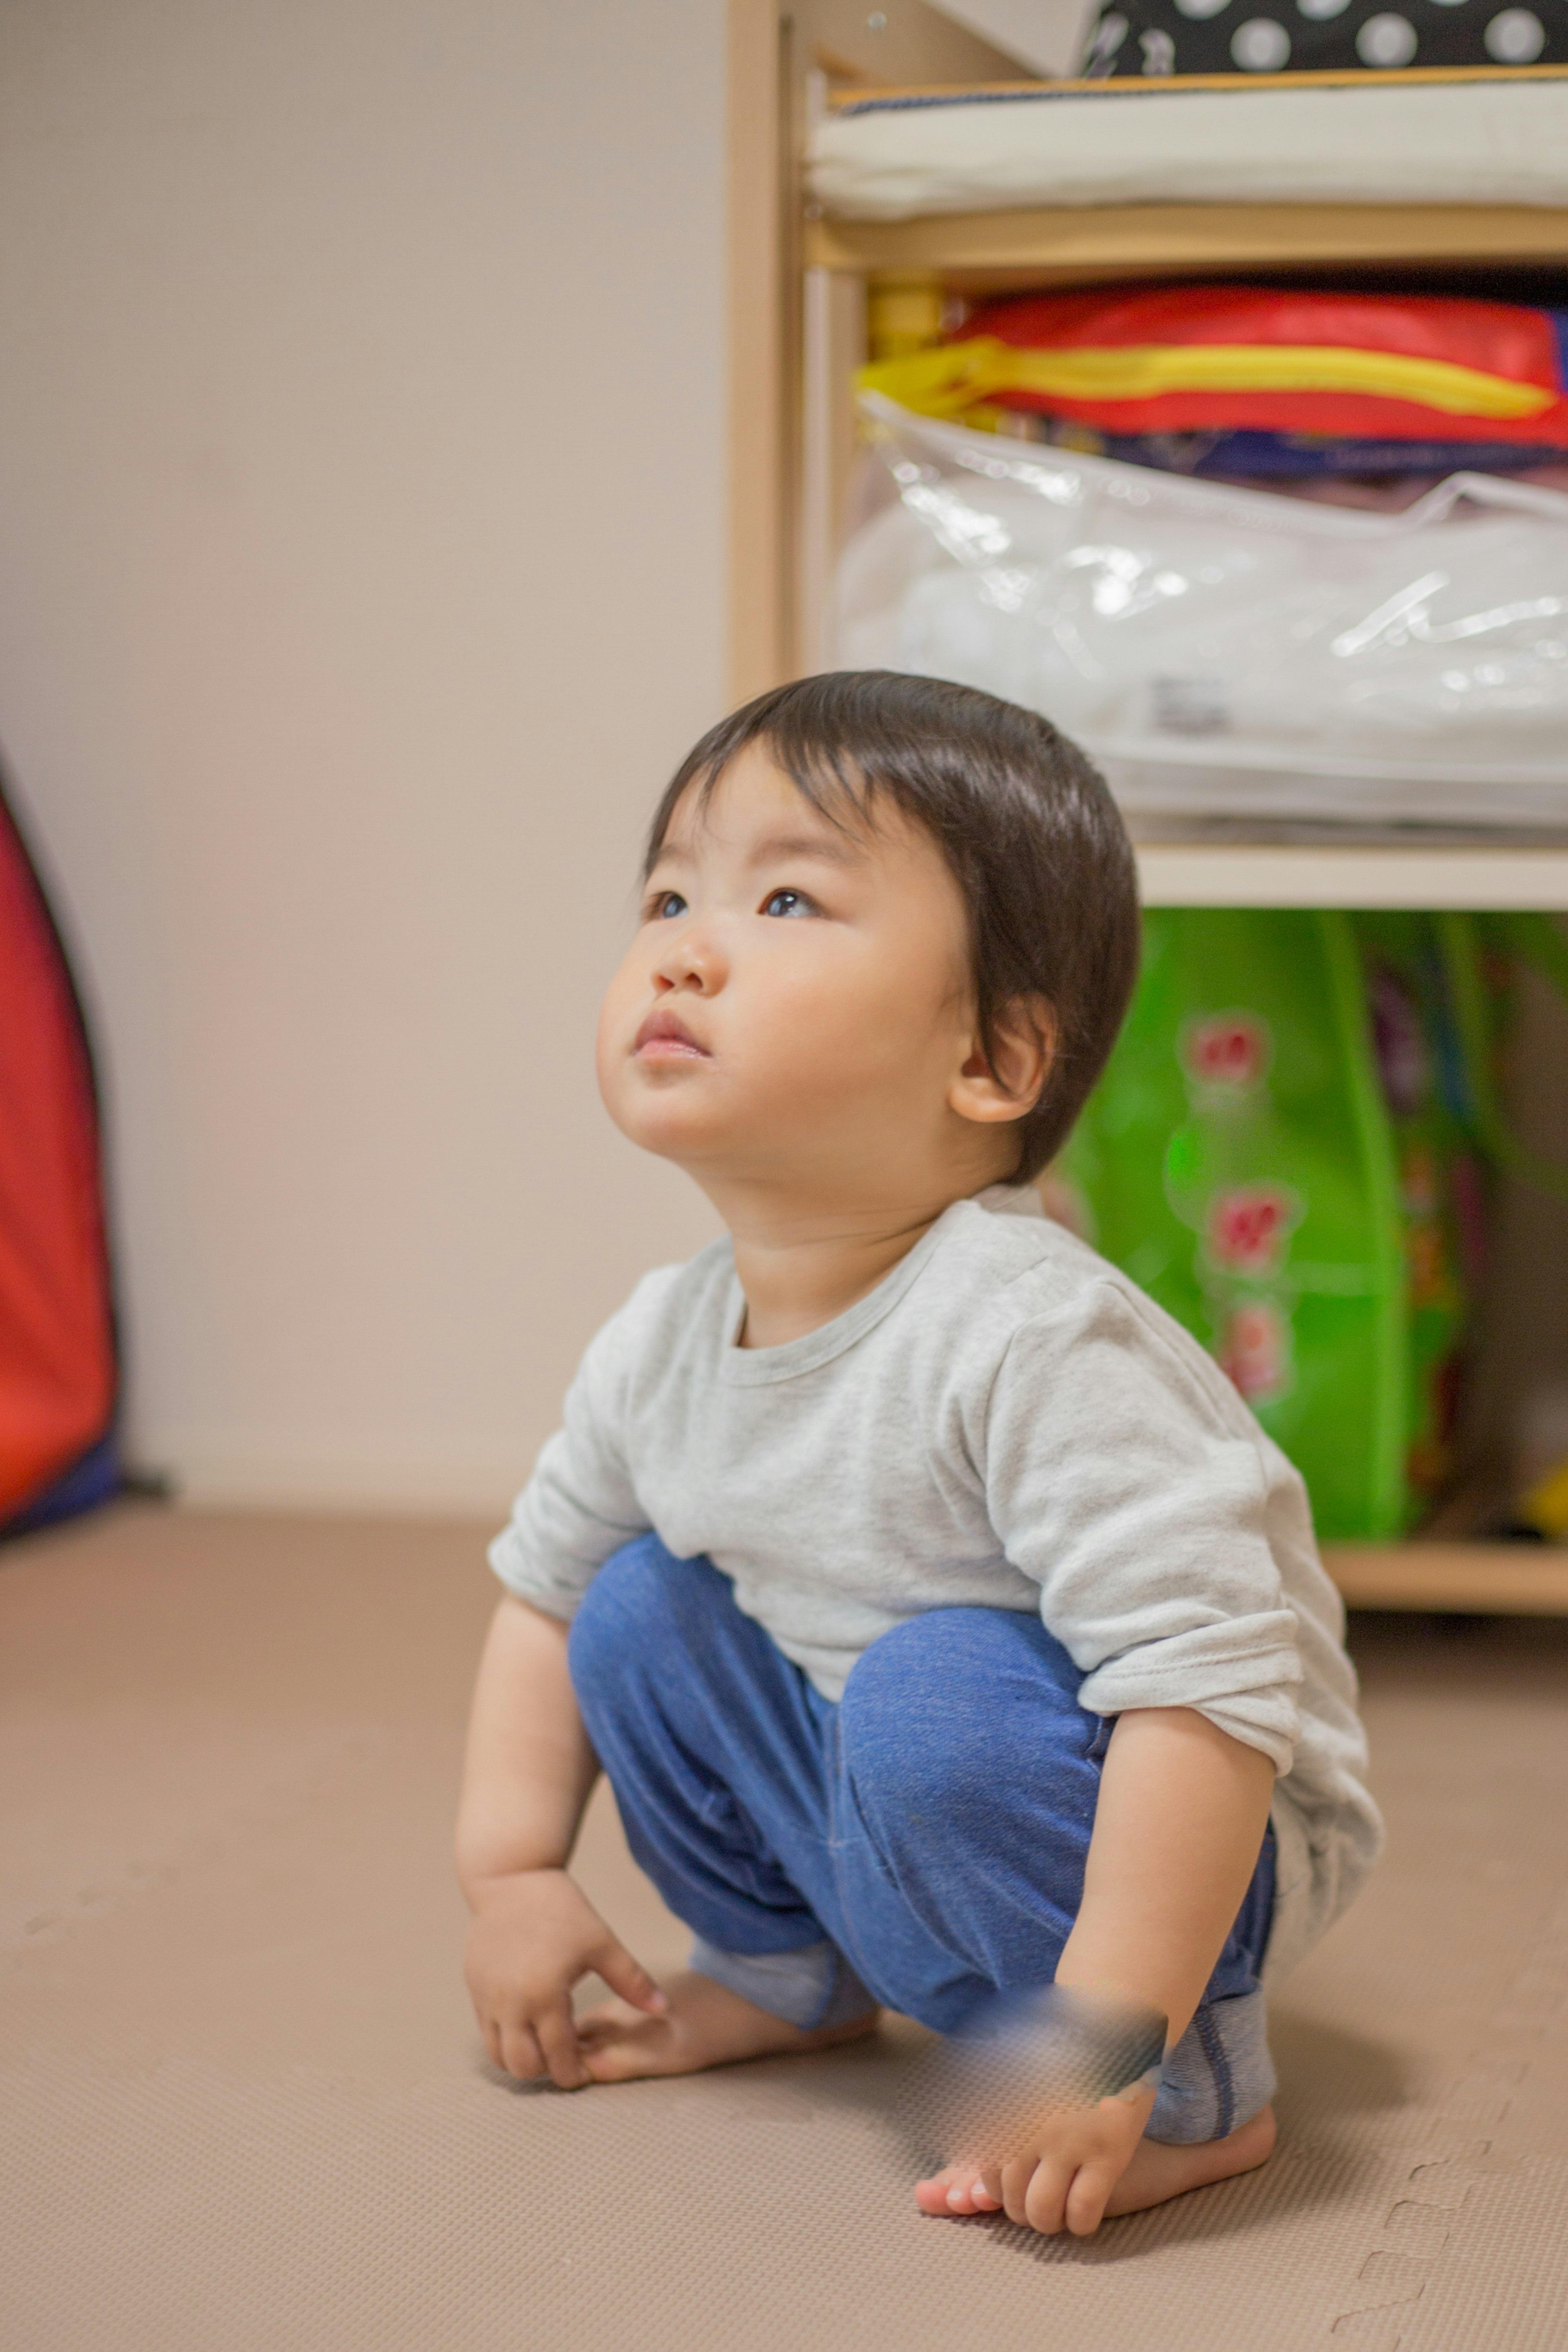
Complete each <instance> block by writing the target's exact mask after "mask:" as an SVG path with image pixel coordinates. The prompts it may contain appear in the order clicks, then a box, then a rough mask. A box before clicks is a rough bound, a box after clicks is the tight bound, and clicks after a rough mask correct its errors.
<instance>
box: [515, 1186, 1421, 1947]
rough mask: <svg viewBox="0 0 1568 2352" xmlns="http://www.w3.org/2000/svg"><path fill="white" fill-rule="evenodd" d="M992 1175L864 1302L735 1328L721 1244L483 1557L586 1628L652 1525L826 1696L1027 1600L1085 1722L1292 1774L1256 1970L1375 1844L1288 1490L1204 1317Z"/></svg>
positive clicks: (607, 1359)
mask: <svg viewBox="0 0 1568 2352" xmlns="http://www.w3.org/2000/svg"><path fill="white" fill-rule="evenodd" d="M1033 1201H1034V1196H1033V1195H1032V1194H1030V1193H1027V1192H1025V1193H1022V1194H1017V1193H1007V1192H1003V1191H1001V1190H1000V1189H999V1188H998V1189H996V1190H994V1191H993V1192H990V1193H986V1194H984V1195H982V1196H981V1198H980V1199H979V1200H977V1201H961V1202H956V1203H955V1204H954V1205H953V1206H952V1208H950V1209H948V1210H947V1211H946V1212H945V1213H943V1215H942V1216H941V1217H940V1218H939V1219H938V1220H937V1222H936V1223H935V1224H934V1225H933V1226H932V1227H931V1230H930V1231H929V1232H928V1233H927V1234H925V1235H924V1236H923V1237H922V1238H921V1241H920V1242H919V1243H917V1244H916V1245H915V1247H914V1248H913V1249H912V1250H910V1253H909V1255H907V1256H906V1257H904V1258H903V1259H901V1260H900V1263H899V1264H898V1265H896V1266H895V1267H894V1269H893V1271H892V1272H891V1273H890V1274H889V1276H887V1277H886V1279H885V1280H884V1281H883V1282H881V1283H880V1284H879V1286H878V1287H877V1288H876V1289H875V1290H873V1291H871V1292H870V1293H869V1294H868V1296H867V1297H864V1298H862V1299H860V1300H858V1302H857V1303H856V1305H855V1306H853V1307H850V1308H849V1310H848V1312H847V1314H844V1315H841V1316H839V1317H837V1318H836V1319H835V1320H834V1321H833V1322H831V1323H828V1324H826V1325H824V1326H823V1327H822V1328H820V1329H819V1330H816V1331H812V1332H809V1333H807V1334H806V1336H805V1338H804V1339H792V1340H790V1341H788V1342H786V1343H785V1344H784V1346H783V1347H776V1348H757V1349H742V1348H740V1347H737V1346H736V1345H735V1339H736V1334H737V1332H738V1331H739V1329H740V1328H741V1320H742V1313H743V1307H744V1301H743V1298H742V1293H741V1288H740V1285H739V1283H738V1281H737V1280H736V1276H735V1270H734V1260H733V1256H732V1254H731V1247H730V1244H729V1243H728V1242H727V1241H724V1242H716V1243H714V1244H712V1245H711V1246H710V1248H708V1249H705V1250H703V1251H702V1252H701V1253H700V1255H698V1256H697V1257H695V1258H693V1259H691V1260H690V1261H689V1264H687V1265H677V1266H667V1267H663V1268H661V1269H660V1270H659V1271H658V1273H655V1274H650V1275H648V1276H646V1277H645V1278H644V1280H643V1281H642V1282H640V1283H639V1284H638V1285H637V1288H636V1290H635V1291H634V1292H633V1293H632V1296H631V1297H630V1298H629V1299H628V1300H627V1302H626V1305H625V1306H624V1307H622V1308H621V1309H620V1311H619V1313H618V1314H616V1315H615V1316H613V1317H612V1318H611V1319H610V1321H609V1322H608V1323H606V1324H605V1327H604V1328H603V1330H601V1331H600V1332H599V1334H598V1335H597V1337H596V1338H595V1339H594V1341H593V1342H592V1344H591V1345H590V1347H589V1349H588V1350H587V1353H586V1355H585V1356H584V1360H583V1364H582V1368H581V1370H580V1371H579V1373H578V1375H577V1378H576V1380H575V1381H574V1383H573V1386H572V1388H571V1391H570V1392H569V1393H568V1396H567V1399H566V1405H565V1413H564V1423H563V1427H562V1429H561V1430H560V1431H558V1432H557V1433H556V1434H555V1435H554V1436H553V1437H552V1438H551V1440H550V1441H549V1443H548V1444H546V1446H545V1447H544V1449H543V1452H542V1454H541V1456H540V1459H539V1465H538V1467H537V1469H536V1470H535V1472H534V1475H533V1477H532V1479H531V1481H530V1483H529V1485H528V1486H527V1487H525V1489H524V1490H523V1493H522V1494H521V1496H520V1497H519V1499H518V1503H517V1507H516V1509H515V1511H514V1513H513V1516H512V1518H511V1521H510V1525H509V1526H508V1527H507V1528H506V1529H505V1531H504V1532H503V1533H502V1534H501V1535H500V1537H498V1538H497V1540H496V1542H495V1544H494V1546H493V1548H492V1549H491V1553H490V1559H491V1562H492V1564H493V1566H494V1568H495V1570H496V1571H497V1573H498V1575H499V1576H500V1578H501V1580H502V1581H503V1582H504V1583H505V1584H506V1585H507V1586H508V1587H509V1588H510V1591H513V1592H514V1593H516V1594H517V1595H518V1596H519V1597H520V1598H521V1599H522V1600H524V1601H531V1602H532V1603H533V1605H534V1606H535V1607H536V1608H539V1609H542V1610H545V1611H547V1612H550V1613H551V1614H552V1615H555V1616H559V1617H570V1616H571V1615H572V1613H573V1612H574V1609H575V1607H576V1605H577V1602H578V1601H579V1600H580V1599H581V1597H582V1594H583V1592H584V1590H585V1588H586V1587H587V1585H588V1583H589V1581H590V1580H591V1579H592V1577H593V1576H594V1573H595V1570H597V1569H598V1568H599V1566H600V1565H601V1564H602V1562H603V1561H605V1559H608V1558H609V1556H610V1554H611V1553H612V1552H613V1551H615V1550H616V1549H618V1547H619V1546H620V1545H622V1544H623V1543H626V1542H627V1541H628V1540H629V1539H630V1538H632V1537H633V1536H635V1535H637V1534H640V1533H642V1532H644V1531H645V1530H647V1529H649V1528H652V1529H653V1530H655V1531H656V1532H657V1533H658V1536H659V1537H660V1538H661V1539H662V1540H663V1542H664V1543H665V1544H666V1545H667V1546H668V1549H670V1550H671V1551H673V1552H675V1553H676V1554H677V1555H679V1557H681V1558H689V1557H691V1556H693V1555H695V1554H697V1553H706V1555H707V1556H708V1558H709V1559H711V1560H712V1562H713V1564H714V1566H715V1567H716V1568H719V1569H721V1570H722V1571H723V1572H724V1574H725V1575H727V1576H729V1577H730V1578H731V1579H732V1580H733V1582H734V1588H735V1599H736V1601H737V1603H738V1604H739V1606H740V1607H741V1608H742V1609H743V1610H744V1611H745V1612H747V1614H748V1615H750V1616H752V1617H754V1618H755V1619H756V1620H757V1621H758V1622H759V1623H760V1624H762V1625H763V1627H764V1628H765V1629H766V1631H767V1632H768V1633H770V1634H771V1635H772V1636H773V1640H774V1641H775V1642H776V1643H778V1645H779V1647H780V1649H781V1650H783V1651H784V1654H785V1655H786V1656H787V1657H789V1658H791V1659H793V1660H794V1661H795V1664H797V1665H798V1666H800V1667H801V1668H802V1669H803V1670H804V1671H805V1673H806V1674H807V1675H809V1676H810V1678H811V1680H812V1681H813V1682H814V1683H815V1684H816V1687H817V1689H818V1690H820V1691H821V1692H822V1693H823V1694H824V1696H826V1697H827V1698H830V1699H837V1697H838V1696H839V1695H840V1694H841V1692H842V1690H843V1688H844V1684H845V1680H846V1678H847V1675H848V1673H849V1670H850V1668H851V1666H852V1665H853V1664H854V1663H855V1661H856V1659H857V1658H858V1656H859V1654H860V1653H861V1651H862V1650H864V1649H865V1648H866V1647H867V1645H868V1643H871V1642H874V1641H875V1640H876V1638H877V1636H878V1635H879V1633H886V1632H887V1631H888V1629H889V1627H890V1626H892V1625H895V1624H897V1623H899V1622H900V1620H902V1619H903V1618H905V1617H909V1616H911V1615H913V1614H914V1613H915V1612H917V1611H921V1610H926V1609H941V1608H948V1607H953V1606H956V1605H960V1604H971V1605H973V1604H978V1605H980V1606H983V1607H988V1608H994V1609H1020V1610H1037V1611H1038V1612H1039V1613H1040V1616H1041V1618H1042V1619H1043V1621H1044V1622H1045V1624H1046V1626H1047V1629H1048V1630H1049V1632H1050V1633H1053V1634H1054V1635H1055V1636H1056V1638H1057V1640H1058V1642H1060V1643H1062V1645H1063V1647H1064V1648H1065V1649H1066V1650H1067V1651H1068V1654H1069V1655H1070V1656H1071V1657H1072V1659H1073V1662H1074V1664H1076V1665H1077V1666H1078V1667H1079V1670H1080V1671H1081V1672H1082V1674H1083V1675H1084V1677H1085V1680H1084V1682H1083V1685H1082V1687H1081V1689H1080V1692H1079V1703H1080V1704H1081V1705H1082V1706H1085V1707H1086V1708H1089V1709H1090V1710H1092V1711H1093V1712H1094V1713H1096V1714H1100V1715H1117V1714H1120V1713H1121V1711H1122V1710H1123V1709H1124V1708H1127V1707H1136V1706H1191V1707H1195V1708H1196V1709H1197V1710H1198V1711H1199V1712H1200V1713H1202V1714H1204V1715H1205V1716H1207V1717H1209V1719H1210V1720H1211V1721H1212V1722H1214V1723H1215V1724H1217V1725H1218V1726H1219V1727H1220V1728H1221V1729H1222V1730H1224V1731H1226V1732H1229V1733H1230V1734H1231V1735H1232V1737H1233V1738H1237V1739H1240V1740H1244V1741H1246V1742H1247V1744H1248V1745H1250V1746H1252V1747H1255V1748H1261V1749H1262V1750H1263V1752H1264V1753H1265V1754H1266V1755H1267V1756H1268V1757H1269V1758H1270V1759H1272V1761H1273V1763H1274V1766H1275V1768H1276V1770H1277V1772H1278V1773H1279V1776H1280V1777H1279V1781H1278V1783H1277V1786H1276V1790H1275V1802H1274V1825H1275V1831H1276V1835H1277V1838H1278V1841H1279V1864H1278V1870H1277V1893H1276V1898H1275V1916H1274V1928H1273V1933H1272V1936H1271V1938H1270V1945H1269V1954H1268V1973H1269V1975H1270V1977H1273V1976H1276V1975H1277V1974H1279V1972H1281V1971H1282V1970H1283V1969H1286V1968H1288V1967H1289V1966H1290V1965H1291V1963H1292V1962H1293V1961H1294V1960H1295V1959H1296V1958H1299V1957H1300V1953H1301V1952H1303V1951H1304V1950H1305V1949H1306V1948H1307V1947H1308V1945H1309V1944H1310V1943H1311V1942H1313V1941H1314V1940H1315V1939H1316V1937H1318V1936H1319V1935H1320V1934H1321V1932H1322V1930H1323V1929H1324V1928H1325V1927H1327V1926H1328V1925H1329V1924H1330V1922H1331V1920H1332V1919H1333V1918H1334V1917H1335V1916H1337V1915H1338V1913H1339V1912H1340V1911H1341V1910H1342V1908H1343V1906H1344V1905H1345V1904H1346V1903H1347V1902H1348V1901H1349V1899H1350V1897H1351V1895H1352V1894H1353V1893H1354V1891H1355V1889H1356V1887H1357V1886H1358V1885H1359V1884H1360V1882H1361V1880H1362V1878H1363V1876H1364V1874H1365V1873H1366V1870H1367V1869H1368V1867H1369V1866H1370V1864H1371V1863H1372V1862H1373V1859H1374V1858H1375V1855H1376V1853H1377V1850H1378V1846H1379V1843H1380V1841H1381V1825H1380V1823H1379V1821H1378V1816H1377V1812H1376V1810H1375V1808H1374V1807H1373V1802H1372V1800H1371V1799H1370V1797H1369V1796H1368V1795H1367V1793H1366V1790H1365V1789H1364V1787H1363V1783H1362V1774H1363V1772H1364V1769H1365V1764H1366V1747H1365V1741H1364V1738H1363V1733H1362V1729H1361V1725H1360V1722H1359V1720H1358V1718H1357V1715H1356V1711H1355V1681H1354V1675H1353V1673H1352V1668H1351V1665H1350V1662H1349V1660H1348V1659H1347V1657H1346V1656H1345V1654H1344V1650H1343V1647H1342V1630H1343V1612H1342V1609H1341V1605H1340V1601H1339V1596H1338V1594H1337V1593H1336V1592H1335V1591H1334V1589H1333V1587H1332V1585H1331V1583H1330V1581H1329V1580H1328V1578H1327V1576H1326V1575H1325V1574H1324V1572H1323V1570H1322V1568H1321V1564H1320V1562H1319V1559H1318V1556H1317V1551H1316V1549H1315V1546H1314V1543H1313V1539H1312V1528H1311V1520H1310V1514H1309V1511H1308V1506H1307V1498H1306V1494H1305V1491H1304V1489H1303V1487H1302V1485H1301V1481H1300V1477H1299V1476H1298V1475H1297V1474H1296V1472H1295V1471H1294V1470H1293V1469H1292V1468H1291V1467H1290V1465H1289V1463H1288V1462H1287V1461H1286V1459H1285V1457H1284V1455H1283V1454H1281V1453H1280V1452H1279V1448H1278V1447H1277V1446H1276V1445H1274V1444H1272V1442H1271V1441H1270V1440H1269V1439H1268V1437H1266V1436H1265V1435H1264V1433H1263V1432H1262V1431H1261V1430H1260V1429H1259V1427H1258V1423H1256V1422H1255V1421H1254V1420H1253V1418H1252V1416H1251V1414H1250V1413H1249V1412H1247V1408H1246V1406H1245V1405H1244V1404H1243V1403H1242V1402H1241V1400H1240V1398H1239V1397H1238V1396H1237V1392H1236V1391H1235V1389H1234V1388H1233V1387H1232V1386H1231V1384H1230V1382H1229V1381H1227V1380H1226V1377H1225V1375H1224V1374H1223V1373H1222V1372H1221V1371H1220V1370H1219V1369H1218V1368H1217V1366H1216V1365H1215V1363H1214V1362H1213V1361H1212V1360H1211V1359H1210V1358H1209V1357H1208V1356H1206V1355H1205V1352H1204V1350H1203V1349H1201V1348H1200V1347H1199V1346H1198V1345H1197V1343H1196V1342H1195V1341H1194V1339H1191V1338H1190V1337H1189V1335H1188V1334H1187V1333H1186V1332H1184V1330H1182V1329H1181V1328H1180V1327H1179V1326H1178V1325H1177V1324H1175V1323H1173V1321H1172V1320H1171V1318H1169V1317H1168V1316H1166V1315H1165V1314H1163V1312H1162V1310H1161V1309H1160V1308H1159V1307H1156V1306H1154V1304H1153V1303H1152V1300H1150V1299H1148V1298H1146V1297H1144V1296H1143V1294H1142V1292H1141V1291H1140V1290H1138V1289H1137V1288H1136V1287H1135V1286H1133V1285H1132V1284H1131V1282H1129V1281H1128V1280H1127V1279H1126V1278H1125V1276H1122V1275H1121V1274H1119V1273H1117V1272H1116V1270H1115V1269H1114V1268H1113V1267H1111V1266H1110V1265H1107V1264H1106V1263H1105V1261H1104V1260H1103V1259H1101V1258H1100V1257H1098V1256H1096V1255H1095V1254H1094V1252H1093V1251H1091V1250H1089V1249H1087V1248H1086V1247H1085V1246H1084V1245H1083V1244H1082V1243H1080V1242H1078V1241H1076V1240H1074V1239H1073V1238H1072V1236H1071V1235H1070V1234H1068V1233H1066V1232H1064V1231H1063V1230H1062V1228H1061V1227H1059V1226H1058V1225H1055V1224H1052V1223H1048V1222H1047V1220H1045V1219H1044V1218H1043V1217H1040V1216H1037V1215H1033V1214H1029V1213H999V1212H1002V1211H1005V1210H1011V1211H1014V1212H1016V1211H1017V1210H1019V1209H1020V1208H1021V1209H1024V1210H1025V1211H1027V1210H1028V1209H1029V1208H1030V1207H1031V1206H1032V1204H1033Z"/></svg>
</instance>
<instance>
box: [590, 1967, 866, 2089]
mask: <svg viewBox="0 0 1568 2352" xmlns="http://www.w3.org/2000/svg"><path fill="white" fill-rule="evenodd" d="M664 1990H665V1993H666V1995H667V1996H668V2004H669V2005H668V2008H667V2009H665V2010H663V2011H660V2013H659V2014H658V2016H657V2017H649V2016H647V2014H646V2013H645V2012H644V2011H642V2010H639V2009H633V2007H632V2006H631V2003H630V2002H629V2001H625V2000H610V2001H606V2002H605V2004H604V2006H603V2007H602V2008H600V2009H592V2010H590V2011H588V2013H587V2015H586V2016H585V2017H582V2018H579V2019H578V2021H577V2042H578V2047H579V2049H580V2050H581V2052H582V2053H583V2063H584V2065H585V2066H586V2068H587V2070H588V2073H589V2075H590V2076H591V2078H592V2079H593V2080H594V2081H595V2083H630V2082H635V2081H637V2079H638V2078H639V2077H640V2076H642V2075H645V2074H698V2073H699V2072H700V2070H701V2069H702V2068H703V2067H704V2066H732V2065H734V2064H735V2063H736V2062H737V2061H738V2060H740V2059H742V2058H779V2057H787V2056H790V2055H792V2054H794V2053H796V2052H800V2051H806V2050H826V2049H830V2048H831V2047H832V2045H833V2044H834V2043H835V2042H853V2041H854V2040H856V2039H857V2038H858V2036H859V2035H860V2034H863V2033H869V2032H870V2031H871V2029H872V2027H873V2026H874V2025H875V2024H876V2022H877V2018H878V2014H879V2012H878V2011H876V2010H874V2009H872V2010H868V2011H867V2012H866V2014H865V2016H864V2017H857V2018H852V2019H851V2020H850V2021H849V2023H848V2024H847V2025H826V2026H819V2027H818V2028H817V2029H816V2032H811V2033H808V2032H805V2031H804V2030H803V2029H802V2028H801V2027H800V2026H798V2025H786V2024H785V2022H784V2019H783V2018H782V2017H772V2016H770V2015H769V2013H768V2011H766V2010H765V2009H758V2008H756V2007H755V2006H754V2005H753V2003H752V2002H751V2001H749V2000H742V1998H741V1996H740V1994H739V1993H738V1992H731V1991H730V1990H729V1988H728V1987H727V1986H725V1985H721V1984H715V1983H714V1981H713V1979H712V1978H711V1977H702V1976H699V1975H698V1974H697V1973H696V1971H695V1970H694V1969H686V1970H684V1971H683V1972H682V1974H681V1975H679V1976H678V1977H671V1978H670V1979H668V1981H667V1982H666V1984H665V1987H664Z"/></svg>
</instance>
